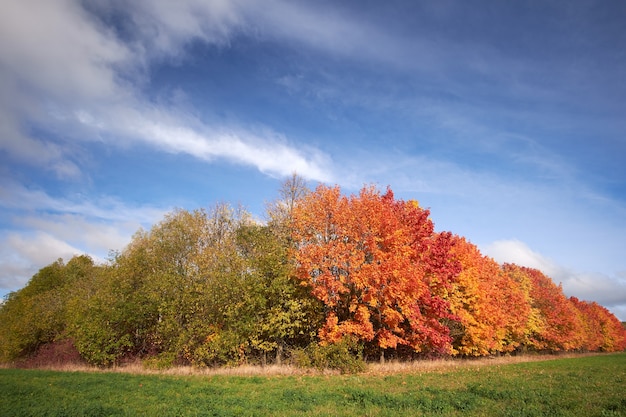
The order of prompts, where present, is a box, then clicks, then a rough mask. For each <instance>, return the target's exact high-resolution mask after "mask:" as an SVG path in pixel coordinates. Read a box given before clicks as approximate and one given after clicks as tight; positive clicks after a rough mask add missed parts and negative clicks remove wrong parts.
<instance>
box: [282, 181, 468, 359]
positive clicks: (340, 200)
mask: <svg viewBox="0 0 626 417" xmlns="http://www.w3.org/2000/svg"><path fill="white" fill-rule="evenodd" d="M292 215H293V224H292V238H293V242H294V243H295V247H294V254H293V255H294V258H295V260H296V262H297V265H298V269H297V274H298V278H299V279H300V280H301V283H302V284H303V285H306V286H309V287H310V289H311V292H312V294H313V295H314V296H315V297H316V298H318V299H319V300H321V301H322V303H323V304H324V311H325V323H324V324H323V326H322V328H321V329H320V331H319V338H320V341H321V342H322V343H335V342H338V341H340V340H341V339H343V338H344V337H349V338H352V339H356V340H358V341H359V342H360V343H363V344H367V345H368V347H370V348H374V349H377V350H379V352H380V354H381V359H382V358H384V351H385V350H386V349H397V348H399V347H404V348H409V350H410V351H415V352H438V353H441V352H450V350H451V343H450V342H451V337H450V331H449V328H448V327H447V326H446V323H445V320H446V319H454V316H453V315H452V314H451V312H450V310H449V303H448V301H446V299H445V297H446V295H447V293H448V292H449V291H450V290H451V284H452V282H453V280H454V278H455V276H456V275H457V274H458V272H459V270H460V266H459V263H458V262H456V261H454V260H453V259H452V258H451V257H450V256H449V251H450V248H451V245H452V240H451V235H450V234H449V233H439V234H438V233H435V232H434V226H433V223H432V221H431V220H430V219H429V217H428V216H429V211H428V210H425V209H422V208H420V207H419V205H418V204H417V202H416V201H403V200H396V199H395V198H394V195H393V193H392V192H391V190H387V192H386V193H385V194H381V193H380V192H379V191H378V190H376V189H375V188H374V187H364V188H363V189H362V190H361V191H360V193H359V194H358V195H352V196H349V197H346V196H343V195H342V194H341V191H340V189H339V187H327V186H323V185H321V186H319V187H318V188H317V189H316V190H315V191H314V192H312V193H310V194H308V195H307V196H306V197H304V198H303V199H301V200H300V201H299V202H298V204H297V205H295V207H294V209H293V213H292Z"/></svg>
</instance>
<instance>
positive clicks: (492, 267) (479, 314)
mask: <svg viewBox="0 0 626 417" xmlns="http://www.w3.org/2000/svg"><path fill="white" fill-rule="evenodd" d="M451 255H452V256H453V257H454V258H455V259H457V260H458V261H459V262H460V263H461V268H462V269H461V272H460V273H459V275H458V277H457V279H456V281H455V282H454V284H453V289H452V291H451V292H450V294H449V295H448V300H449V302H450V306H451V311H452V313H454V314H455V315H456V316H457V317H458V322H454V321H452V322H451V323H453V325H452V326H451V327H452V331H453V334H452V335H453V336H454V337H455V340H454V348H455V352H456V353H458V354H461V355H468V356H482V355H490V354H495V353H499V352H509V351H512V350H514V349H515V348H517V347H518V346H519V343H520V340H521V339H522V336H523V334H524V331H525V329H526V324H527V321H528V316H529V313H530V307H529V305H528V304H527V303H526V300H525V298H524V294H523V293H522V290H521V288H520V287H519V285H518V283H517V282H516V281H514V280H512V279H510V277H509V276H508V275H506V274H504V273H503V272H502V270H501V269H500V265H499V264H498V263H496V262H495V261H494V260H493V259H491V258H488V257H486V256H484V255H483V254H482V253H480V250H479V249H478V248H477V247H476V246H475V245H473V244H472V243H470V242H468V241H467V240H465V239H464V238H462V237H458V236H455V237H454V245H453V247H452V251H451ZM455 323H456V324H455Z"/></svg>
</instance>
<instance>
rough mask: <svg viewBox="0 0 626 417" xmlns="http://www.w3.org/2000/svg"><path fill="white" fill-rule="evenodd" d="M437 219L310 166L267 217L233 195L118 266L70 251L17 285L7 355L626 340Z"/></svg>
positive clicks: (212, 357)
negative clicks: (336, 181)
mask: <svg viewBox="0 0 626 417" xmlns="http://www.w3.org/2000/svg"><path fill="white" fill-rule="evenodd" d="M429 215H430V213H429V210H427V209H424V208H422V207H420V205H419V204H418V203H417V202H416V201H413V200H409V201H404V200H401V199H397V198H395V196H394V194H393V192H392V191H391V190H390V189H387V190H386V191H385V192H381V191H379V190H378V189H376V188H375V187H364V188H363V189H362V190H361V191H360V192H359V193H358V194H355V195H349V196H347V195H343V194H342V193H341V190H340V188H339V187H337V186H335V187H329V186H325V185H320V186H318V187H317V188H316V189H315V190H309V189H308V188H307V186H306V184H305V183H304V181H303V180H302V179H301V178H300V177H298V176H295V175H294V176H293V177H292V178H290V179H289V180H287V181H286V182H285V183H284V184H283V186H282V188H281V189H280V191H279V198H278V199H277V200H276V201H275V202H273V203H272V204H269V205H268V210H267V220H266V221H265V222H263V223H261V222H258V221H256V220H254V219H253V218H252V216H251V215H250V214H249V213H247V212H246V211H245V210H244V209H242V208H234V207H232V206H230V205H228V204H217V205H215V206H214V207H212V208H211V209H206V210H205V209H198V210H193V211H187V210H175V211H173V212H172V213H170V214H168V215H166V216H165V218H164V219H163V220H162V221H161V222H159V223H158V224H156V225H154V226H153V227H152V228H151V229H150V230H149V231H144V230H140V231H138V232H137V233H136V234H135V235H134V236H133V238H132V240H131V243H130V244H129V245H128V246H127V247H126V248H124V249H123V250H122V251H120V252H115V253H112V254H111V256H110V259H109V261H108V262H107V263H105V264H95V263H94V262H93V261H92V259H91V258H89V257H88V256H85V255H81V256H75V257H73V258H72V259H70V260H69V261H68V262H67V263H64V262H63V261H62V260H58V261H57V262H54V263H52V264H50V265H48V266H46V267H44V268H42V269H41V270H39V272H38V273H36V274H35V275H34V276H33V277H32V278H31V279H30V281H29V282H28V284H27V285H26V286H25V287H24V288H22V289H21V290H19V291H16V292H13V293H10V294H9V295H8V296H7V297H6V298H5V301H4V303H3V304H2V305H1V307H0V362H15V361H19V360H20V359H23V358H26V357H28V356H29V355H33V354H35V353H36V352H37V350H38V349H39V348H40V347H42V346H44V345H46V344H50V343H54V342H59V341H71V343H72V344H73V346H74V347H75V348H76V350H77V351H78V352H79V354H80V356H81V357H82V358H83V359H84V360H86V361H88V362H89V363H92V364H95V365H99V366H109V365H112V364H117V363H121V362H124V361H127V360H134V359H141V360H142V361H143V362H144V363H145V364H146V365H148V366H157V367H168V366H173V365H182V364H190V365H194V366H220V365H225V364H226V365H235V364H242V363H261V364H265V363H278V364H280V363H282V362H283V361H285V360H290V361H291V363H295V364H296V365H302V366H320V365H323V366H337V367H341V366H345V365H346V363H360V362H359V361H362V359H367V360H374V359H375V360H385V359H386V358H397V359H412V358H419V357H432V356H438V355H454V356H485V355H497V354H505V353H518V352H524V351H537V352H559V351H606V352H611V351H621V350H624V349H625V348H626V331H625V330H624V328H623V326H622V324H621V323H620V322H619V321H618V319H617V318H616V317H615V316H614V315H613V314H612V313H611V312H609V311H608V310H607V309H606V308H604V307H602V306H600V305H599V304H597V303H595V302H589V301H581V300H578V299H577V298H575V297H570V298H567V297H566V296H565V295H564V294H563V291H562V288H561V286H560V285H556V284H555V283H554V282H553V281H552V280H551V279H550V278H549V277H547V276H546V275H544V274H543V273H542V272H541V271H539V270H536V269H531V268H527V267H523V266H518V265H513V264H504V265H499V264H498V263H496V262H495V261H494V260H493V259H491V258H489V257H486V256H484V255H482V254H481V252H480V251H479V250H478V248H477V247H476V246H475V245H473V244H472V243H471V242H469V241H468V240H466V239H465V238H463V237H460V236H457V235H454V234H452V233H450V232H436V231H435V229H434V225H433V222H432V221H431V219H430V217H429ZM355 360H356V361H357V362H353V361H355ZM333 361H335V362H333ZM337 361H338V363H337Z"/></svg>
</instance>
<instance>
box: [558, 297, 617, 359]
mask: <svg viewBox="0 0 626 417" xmlns="http://www.w3.org/2000/svg"><path fill="white" fill-rule="evenodd" d="M570 302H571V303H572V304H573V305H574V307H576V309H577V310H578V312H579V314H580V318H581V321H582V323H583V329H584V332H583V333H584V339H583V343H582V349H584V350H587V351H598V350H600V351H604V352H615V351H621V350H624V349H626V330H625V329H624V327H623V326H622V324H621V323H620V321H619V320H618V319H617V317H615V316H614V315H613V314H612V313H611V312H610V311H609V310H607V309H606V308H604V307H602V306H601V305H599V304H598V303H596V302H588V301H581V300H579V299H578V298H576V297H570Z"/></svg>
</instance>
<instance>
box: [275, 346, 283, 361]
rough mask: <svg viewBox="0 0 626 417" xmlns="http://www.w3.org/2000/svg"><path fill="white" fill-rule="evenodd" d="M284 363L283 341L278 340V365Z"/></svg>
mask: <svg viewBox="0 0 626 417" xmlns="http://www.w3.org/2000/svg"><path fill="white" fill-rule="evenodd" d="M282 364H283V342H282V341H281V342H278V348H276V365H282Z"/></svg>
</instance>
